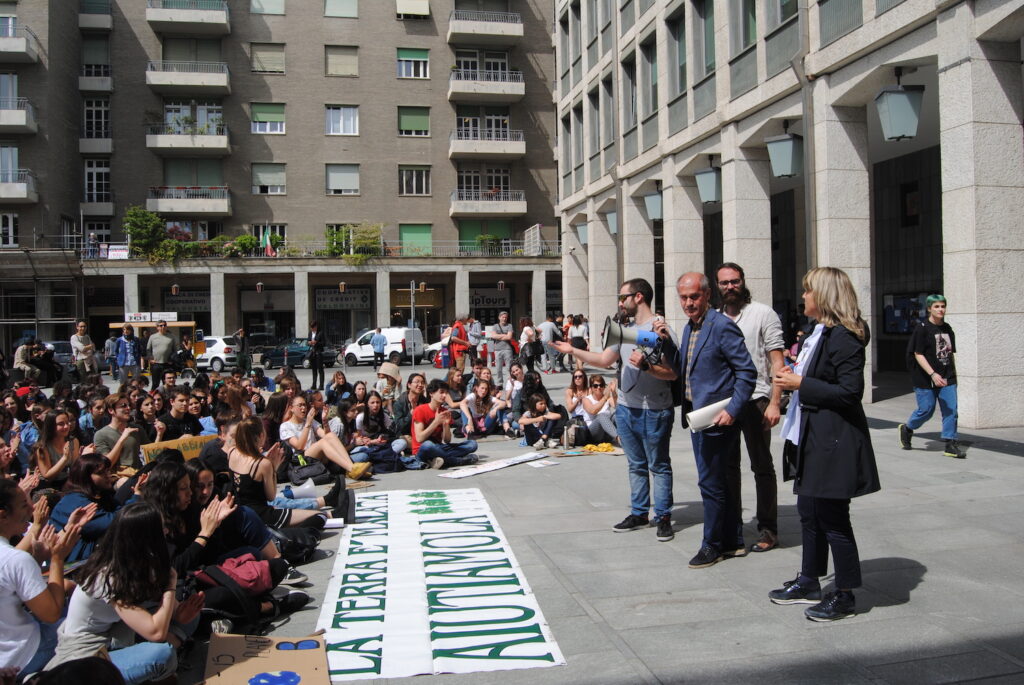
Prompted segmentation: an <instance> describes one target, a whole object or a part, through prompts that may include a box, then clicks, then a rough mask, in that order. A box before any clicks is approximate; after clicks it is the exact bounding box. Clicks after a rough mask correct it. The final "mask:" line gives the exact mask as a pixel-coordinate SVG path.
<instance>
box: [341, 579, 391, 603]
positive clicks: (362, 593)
mask: <svg viewBox="0 0 1024 685" xmlns="http://www.w3.org/2000/svg"><path fill="white" fill-rule="evenodd" d="M385 594H387V593H386V592H385V583H383V582H380V583H370V584H369V585H367V586H365V587H355V586H352V585H343V586H341V589H340V590H338V599H341V598H342V597H366V596H368V595H373V596H376V595H380V596H381V597H383V596H384V595H385Z"/></svg>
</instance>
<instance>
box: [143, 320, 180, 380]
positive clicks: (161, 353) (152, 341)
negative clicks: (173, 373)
mask: <svg viewBox="0 0 1024 685" xmlns="http://www.w3.org/2000/svg"><path fill="white" fill-rule="evenodd" d="M177 347H178V345H177V343H176V342H175V341H174V338H173V337H171V336H170V335H168V334H167V322H166V321H163V320H161V321H157V322H156V333H154V334H153V335H151V336H149V341H148V342H147V343H146V358H147V359H149V380H150V383H151V385H150V387H151V388H152V389H153V390H156V389H157V388H158V387H160V381H161V380H163V375H164V367H165V366H168V365H169V364H170V363H171V357H172V356H173V355H174V353H175V352H176V351H177Z"/></svg>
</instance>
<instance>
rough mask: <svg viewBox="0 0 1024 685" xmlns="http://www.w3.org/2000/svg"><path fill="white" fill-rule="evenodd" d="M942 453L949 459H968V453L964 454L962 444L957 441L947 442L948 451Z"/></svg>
mask: <svg viewBox="0 0 1024 685" xmlns="http://www.w3.org/2000/svg"><path fill="white" fill-rule="evenodd" d="M942 453H943V454H944V455H946V456H947V457H952V458H953V459H966V458H967V452H964V450H963V449H962V448H961V447H960V443H959V442H957V441H956V440H947V441H946V449H945V450H943V452H942Z"/></svg>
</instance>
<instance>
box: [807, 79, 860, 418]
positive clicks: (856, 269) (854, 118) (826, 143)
mask: <svg viewBox="0 0 1024 685" xmlns="http://www.w3.org/2000/svg"><path fill="white" fill-rule="evenodd" d="M813 88H814V93H813V96H814V112H815V121H814V127H815V129H814V131H815V133H814V135H815V140H814V145H815V158H816V168H815V178H816V181H815V182H816V183H817V212H818V217H817V222H816V225H815V235H816V239H817V264H816V266H834V267H837V268H840V269H842V270H843V271H845V272H846V273H847V274H848V275H849V276H850V280H851V281H853V286H854V288H855V289H856V291H857V299H858V302H859V304H860V310H861V313H862V315H863V317H864V319H865V321H869V322H870V321H871V320H872V310H873V309H874V302H873V299H872V292H871V193H870V185H869V178H868V174H869V169H868V128H867V113H866V111H865V109H864V107H833V106H832V105H831V104H830V93H829V87H828V77H827V76H826V77H822V78H820V79H818V80H816V81H814V85H813ZM873 363H874V354H873V351H872V347H871V346H869V347H868V350H867V364H866V365H865V368H864V376H865V384H864V385H865V387H864V401H865V402H870V401H871V377H872V376H871V374H872V367H873Z"/></svg>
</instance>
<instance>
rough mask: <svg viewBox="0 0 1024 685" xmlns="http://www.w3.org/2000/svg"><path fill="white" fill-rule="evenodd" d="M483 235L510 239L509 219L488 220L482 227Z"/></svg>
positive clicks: (510, 227)
mask: <svg viewBox="0 0 1024 685" xmlns="http://www.w3.org/2000/svg"><path fill="white" fill-rule="evenodd" d="M483 232H484V233H486V234H488V235H493V236H494V237H496V238H511V237H512V220H511V219H488V220H487V222H486V224H485V226H484V231H483Z"/></svg>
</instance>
